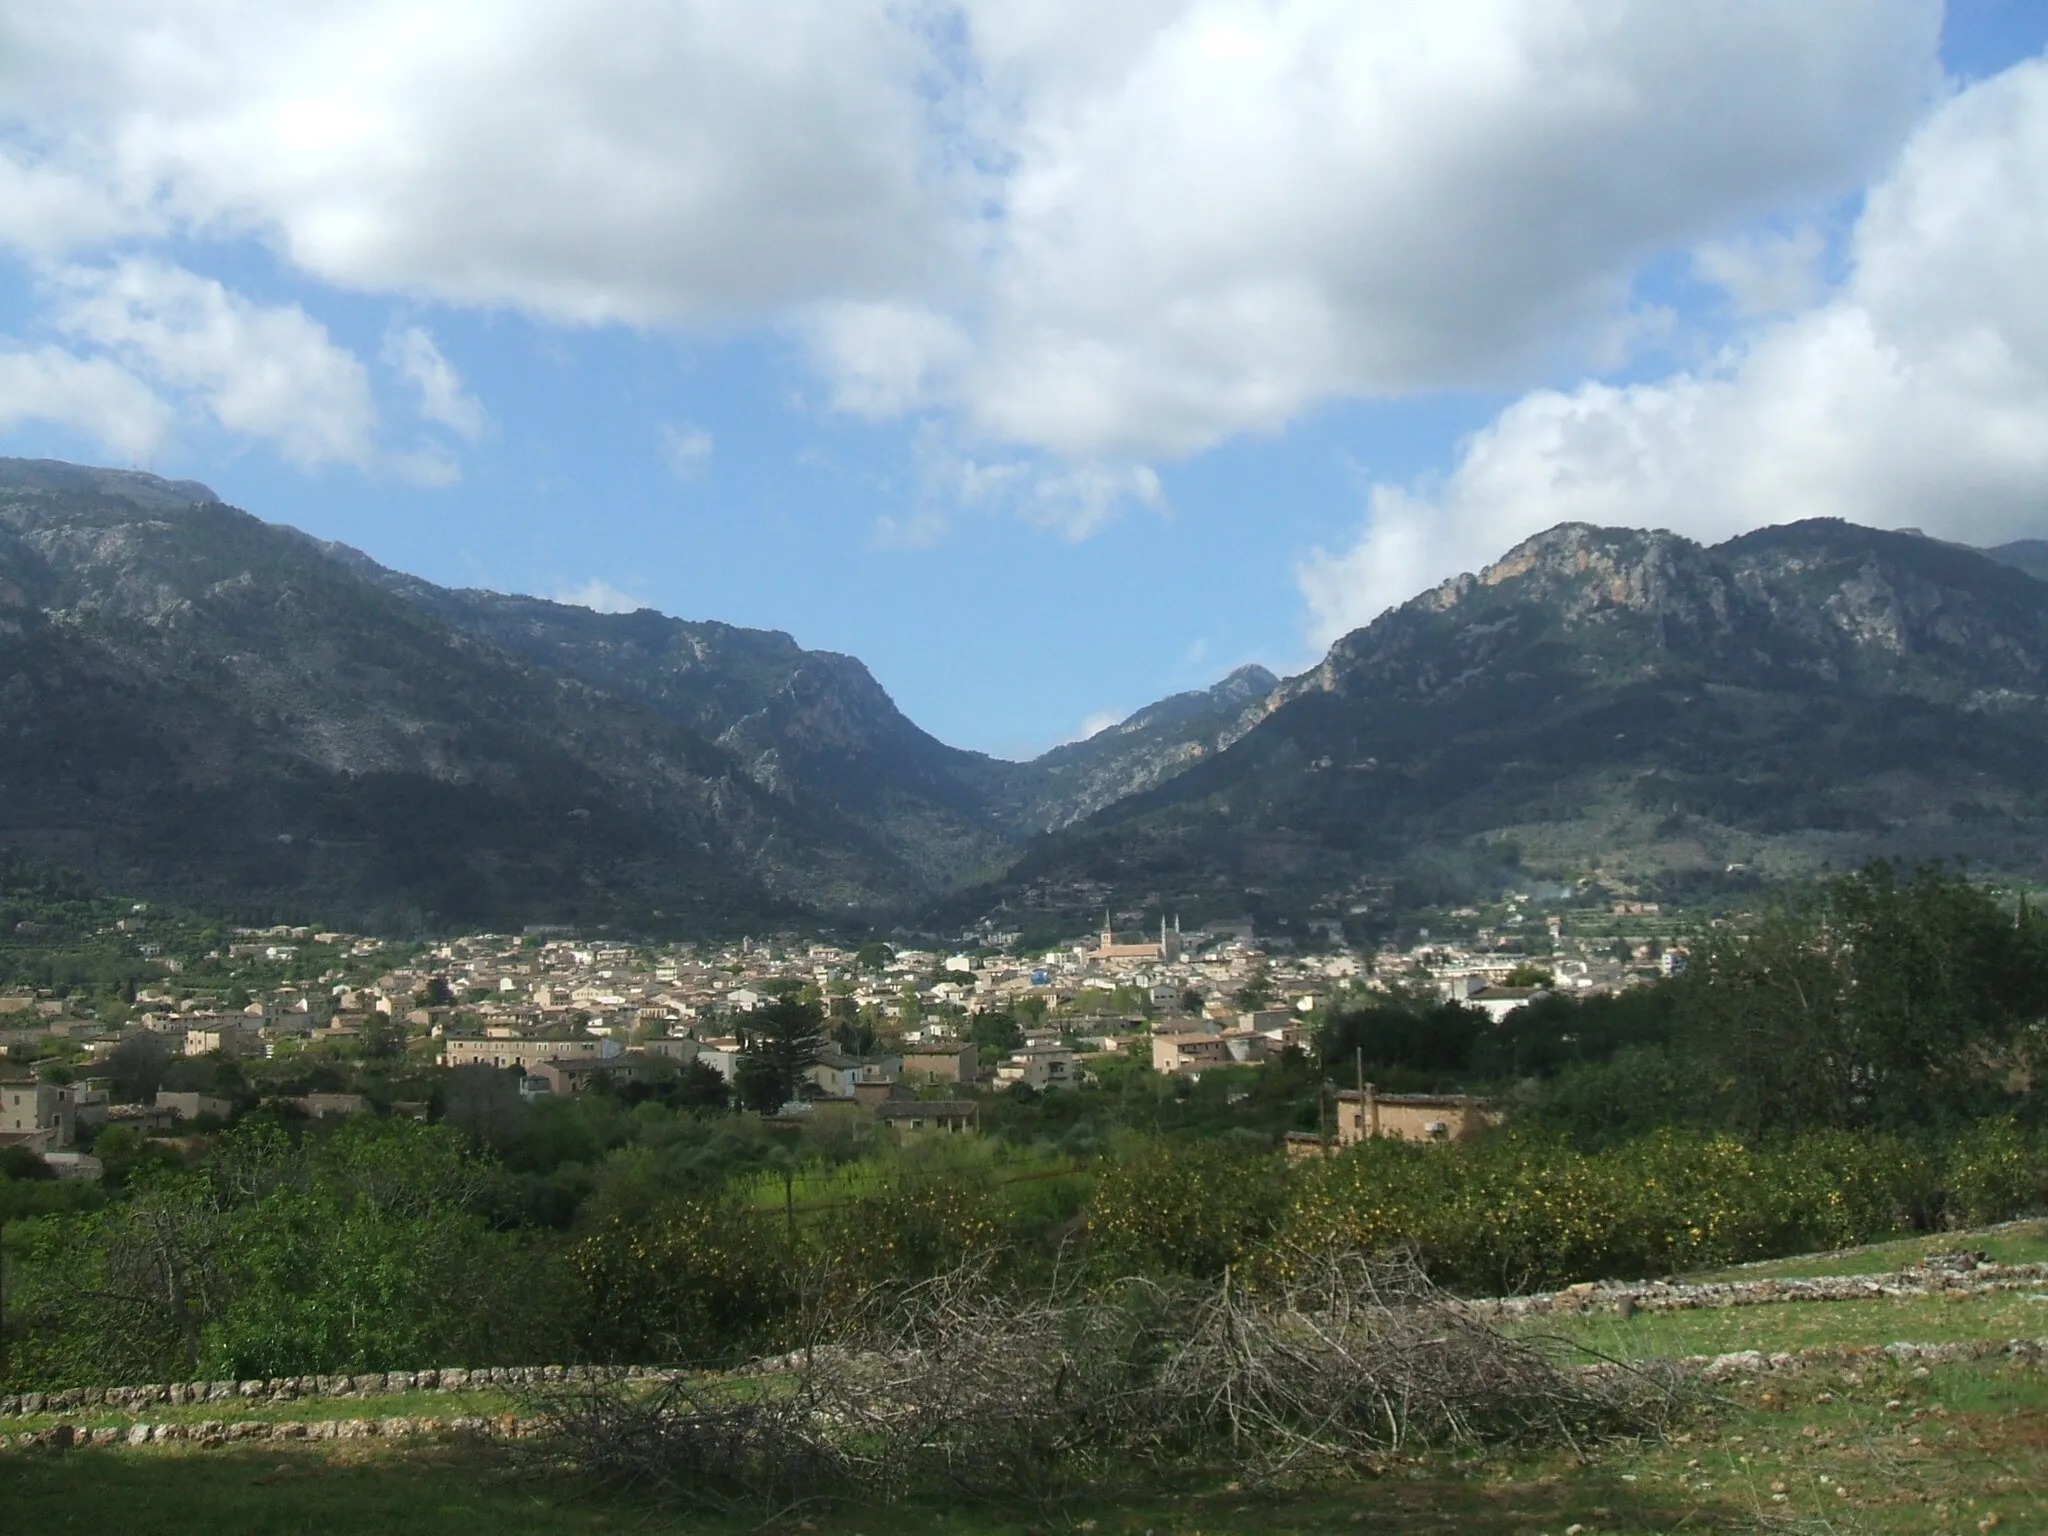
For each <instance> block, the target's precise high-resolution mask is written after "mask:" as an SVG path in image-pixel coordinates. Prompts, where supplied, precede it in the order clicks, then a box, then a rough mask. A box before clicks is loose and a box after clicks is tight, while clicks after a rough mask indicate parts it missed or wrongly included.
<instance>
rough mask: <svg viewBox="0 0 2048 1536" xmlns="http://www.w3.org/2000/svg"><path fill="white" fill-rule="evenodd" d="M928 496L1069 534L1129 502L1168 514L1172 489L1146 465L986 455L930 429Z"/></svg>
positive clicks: (1077, 535) (1090, 528)
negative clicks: (965, 449)
mask: <svg viewBox="0 0 2048 1536" xmlns="http://www.w3.org/2000/svg"><path fill="white" fill-rule="evenodd" d="M920 460H921V468H922V471H923V476H924V482H925V486H926V491H927V495H929V496H935V497H936V498H938V499H939V500H940V501H942V502H947V501H950V502H953V503H956V504H958V505H959V506H962V507H965V508H969V509H975V510H982V511H997V512H1006V513H1009V514H1011V515H1013V516H1016V517H1020V518H1022V519H1023V520H1024V521H1025V522H1028V523H1033V524H1036V525H1037V526H1038V527H1040V528H1045V529H1048V530H1050V531H1052V532H1055V533H1058V534H1061V535H1063V536H1064V537H1066V538H1069V539H1077V540H1078V539H1085V538H1087V537H1089V536H1090V535H1091V534H1093V533H1095V532H1097V531H1098V530H1100V529H1101V528H1102V526H1103V525H1104V524H1105V523H1107V522H1109V520H1110V519H1111V518H1113V517H1115V516H1116V515H1117V513H1119V512H1120V511H1122V510H1123V508H1124V507H1126V506H1130V505H1135V506H1140V507H1146V508H1149V509H1151V510H1152V511H1155V512H1159V513H1165V512H1166V511H1167V510H1168V506H1167V500H1166V492H1165V490H1164V488H1163V487H1162V486H1161V485H1160V483H1159V475H1158V473H1157V472H1156V471H1155V470H1153V469H1152V468H1151V466H1149V465H1145V464H1131V463H1122V464H1117V463H1100V462H1092V461H1084V462H1080V463H1066V462H1062V461H1060V460H1058V459H1049V458H1046V457H1044V456H1034V457H1030V458H1016V459H999V460H995V461H992V462H985V461H983V460H981V459H978V458H976V457H975V456H974V455H972V454H971V453H966V452H963V451H961V450H960V449H958V448H957V447H953V446H948V445H944V444H942V443H940V441H939V440H938V439H937V437H936V435H928V437H927V441H926V443H925V444H924V445H923V446H922V448H921V453H920Z"/></svg>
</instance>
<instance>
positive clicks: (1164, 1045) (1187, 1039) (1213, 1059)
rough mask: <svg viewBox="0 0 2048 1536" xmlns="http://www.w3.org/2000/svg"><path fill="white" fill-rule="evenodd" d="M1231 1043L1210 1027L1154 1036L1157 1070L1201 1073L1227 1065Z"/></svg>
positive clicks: (1153, 1049) (1154, 1067)
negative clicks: (1208, 1068) (1206, 1068)
mask: <svg viewBox="0 0 2048 1536" xmlns="http://www.w3.org/2000/svg"><path fill="white" fill-rule="evenodd" d="M1229 1063H1230V1042H1229V1041H1227V1040H1225V1039H1224V1038H1223V1036H1221V1035H1220V1034H1216V1033H1214V1032H1213V1031H1210V1030H1182V1031H1179V1032H1177V1033H1174V1034H1166V1035H1154V1036H1153V1037H1152V1070H1153V1071H1154V1072H1200V1071H1202V1070H1203V1069H1204V1068H1205V1067H1221V1066H1228V1065H1229Z"/></svg>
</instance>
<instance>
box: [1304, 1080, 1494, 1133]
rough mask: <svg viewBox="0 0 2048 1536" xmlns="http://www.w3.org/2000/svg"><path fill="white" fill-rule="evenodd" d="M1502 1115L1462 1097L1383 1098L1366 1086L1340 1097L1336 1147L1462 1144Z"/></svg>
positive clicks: (1384, 1095) (1344, 1091)
mask: <svg viewBox="0 0 2048 1536" xmlns="http://www.w3.org/2000/svg"><path fill="white" fill-rule="evenodd" d="M1500 1120H1501V1116H1500V1112H1499V1111H1498V1110H1494V1109H1489V1108H1488V1107H1487V1105H1486V1101H1485V1100H1483V1099H1476V1098H1473V1097H1471V1096H1470V1095H1468V1094H1462V1093H1443V1094H1435V1093H1381V1092H1379V1091H1378V1090H1377V1089H1376V1088H1374V1087H1373V1085H1372V1084H1371V1083H1367V1084H1366V1085H1365V1087H1364V1089H1363V1090H1362V1091H1361V1090H1359V1089H1354V1088H1344V1089H1340V1090H1339V1091H1338V1093H1337V1144H1338V1145H1339V1146H1340V1147H1348V1146H1352V1145H1354V1144H1355V1143H1357V1142H1361V1141H1364V1140H1365V1139H1366V1138H1368V1137H1371V1136H1389V1137H1392V1138H1393V1139H1394V1140H1396V1141H1462V1140H1464V1139H1465V1138H1466V1137H1467V1136H1470V1135H1472V1134H1474V1133H1475V1132H1477V1131H1479V1130H1481V1129H1483V1128H1485V1127H1486V1126H1489V1125H1498V1124H1499V1123H1500Z"/></svg>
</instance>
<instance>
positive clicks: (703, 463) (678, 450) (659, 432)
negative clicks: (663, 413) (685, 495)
mask: <svg viewBox="0 0 2048 1536" xmlns="http://www.w3.org/2000/svg"><path fill="white" fill-rule="evenodd" d="M654 442H655V447H656V448H657V449H659V450H660V453H661V462H662V463H664V464H666V465H667V466H668V472H669V473H670V474H672V475H674V476H675V477H676V478H677V479H678V480H695V479H696V478H697V477H698V476H700V475H702V474H703V473H704V471H705V470H707V469H709V468H710V467H711V457H712V455H713V454H714V453H716V452H717V451H718V443H717V441H716V439H714V438H713V437H712V435H711V434H710V433H709V432H707V431H705V430H704V429H703V428H702V427H694V426H691V425H689V424H688V423H687V422H686V423H685V424H683V425H682V426H680V427H678V426H671V425H670V424H669V423H667V422H663V423H662V424H661V425H660V426H658V427H656V428H655V429H654Z"/></svg>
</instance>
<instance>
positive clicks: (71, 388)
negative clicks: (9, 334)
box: [0, 345, 171, 458]
mask: <svg viewBox="0 0 2048 1536" xmlns="http://www.w3.org/2000/svg"><path fill="white" fill-rule="evenodd" d="M170 420H171V410H170V407H169V406H167V405H166V404H165V403H164V402H163V400H162V399H160V398H159V397H158V395H157V393H156V391H155V390H153V389H151V388H150V387H149V385H147V384H145V383H144V382H143V381H142V380H141V379H138V378H137V377H136V376H135V375H134V374H132V373H130V372H129V371H128V370H127V369H126V368H123V367H121V366H120V365H119V364H118V363H114V362H110V361H108V360H107V359H105V358H81V357H75V356H73V355H72V354H71V353H69V352H66V351H65V350H64V349H63V348H61V347H52V346H44V347H36V348H22V349H9V348H7V347H6V346H4V345H0V432H6V431H11V430H13V429H14V428H15V427H17V426H19V425H21V424H22V423H23V422H28V421H43V422H49V423H52V424H54V425H57V426H62V427H69V428H71V429H72V430H73V431H77V432H82V433H84V434H85V435H87V436H88V437H93V438H96V439H98V440H99V441H100V442H101V443H103V444H105V445H106V446H107V447H108V448H110V449H112V450H113V451H114V452H115V453H116V454H119V455H121V456H123V457H127V458H140V457H142V456H144V455H146V454H148V453H149V452H151V451H152V450H153V449H155V448H156V447H157V446H158V445H159V444H160V443H162V442H163V440H164V435H165V432H166V431H167V430H168V428H169V426H170Z"/></svg>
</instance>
